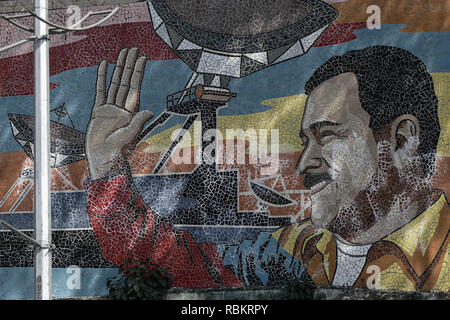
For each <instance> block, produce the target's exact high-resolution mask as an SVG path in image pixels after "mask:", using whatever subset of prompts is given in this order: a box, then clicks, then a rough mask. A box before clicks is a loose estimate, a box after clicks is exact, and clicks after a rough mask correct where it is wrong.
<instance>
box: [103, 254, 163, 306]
mask: <svg viewBox="0 0 450 320" xmlns="http://www.w3.org/2000/svg"><path fill="white" fill-rule="evenodd" d="M171 282H172V279H171V277H170V275H169V274H168V272H167V271H166V270H165V269H163V268H161V267H160V266H159V265H157V264H154V263H153V262H152V259H151V258H148V259H146V260H144V261H141V260H139V259H136V258H132V259H126V260H124V261H123V263H122V265H120V266H119V270H118V275H117V276H115V277H113V278H109V279H107V281H106V287H107V288H108V291H109V295H108V296H109V297H110V298H112V299H114V300H160V299H162V298H163V297H164V294H165V293H166V291H167V289H169V288H170V285H171Z"/></svg>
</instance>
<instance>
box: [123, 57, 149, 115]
mask: <svg viewBox="0 0 450 320" xmlns="http://www.w3.org/2000/svg"><path fill="white" fill-rule="evenodd" d="M146 63H147V57H145V56H143V57H140V58H139V59H138V60H137V62H136V66H135V68H134V72H133V76H132V78H131V83H130V90H129V91H128V95H127V99H126V101H125V110H127V111H130V112H138V111H139V101H140V96H141V84H142V78H143V76H144V70H145V65H146Z"/></svg>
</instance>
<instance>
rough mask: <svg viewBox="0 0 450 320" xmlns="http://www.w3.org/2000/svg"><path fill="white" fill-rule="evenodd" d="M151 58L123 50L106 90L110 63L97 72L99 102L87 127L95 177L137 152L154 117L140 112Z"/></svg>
mask: <svg viewBox="0 0 450 320" xmlns="http://www.w3.org/2000/svg"><path fill="white" fill-rule="evenodd" d="M146 63H147V57H145V56H142V57H139V58H138V49H137V48H133V49H130V50H128V49H123V50H122V51H121V52H120V53H119V56H118V58H117V63H116V67H115V68H114V73H113V76H112V79H111V84H110V86H109V89H108V91H106V75H107V69H108V63H107V61H106V60H103V61H102V62H101V63H100V64H99V66H98V71H97V85H96V95H95V102H94V106H93V108H92V112H91V118H90V120H89V124H88V127H87V130H86V140H85V148H86V158H87V161H88V168H89V174H90V177H91V179H93V180H94V179H100V178H103V177H105V176H107V175H108V174H110V172H111V171H113V170H117V169H119V168H121V166H122V165H123V162H124V161H126V159H127V157H128V156H129V155H130V154H131V153H132V152H133V150H134V147H135V144H136V142H137V136H138V135H139V133H140V132H141V131H142V128H143V126H144V124H145V123H146V122H147V121H148V120H150V119H151V118H152V117H153V113H152V112H151V111H148V110H144V111H141V112H139V100H140V92H141V84H142V78H143V75H144V70H145V65H146Z"/></svg>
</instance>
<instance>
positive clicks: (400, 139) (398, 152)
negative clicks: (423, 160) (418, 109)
mask: <svg viewBox="0 0 450 320" xmlns="http://www.w3.org/2000/svg"><path fill="white" fill-rule="evenodd" d="M419 134H420V125H419V120H417V118H416V117H415V116H413V115H411V114H405V115H402V116H400V117H398V118H396V119H395V120H394V121H393V122H392V125H391V132H390V140H391V152H392V153H393V158H394V160H395V162H397V163H398V162H399V161H400V163H398V164H399V166H400V167H403V164H405V163H406V161H408V159H410V158H411V157H414V156H417V155H418V147H419Z"/></svg>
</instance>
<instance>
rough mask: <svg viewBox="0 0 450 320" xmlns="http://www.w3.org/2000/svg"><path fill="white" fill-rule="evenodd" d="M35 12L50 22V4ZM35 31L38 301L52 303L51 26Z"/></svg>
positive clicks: (39, 25)
mask: <svg viewBox="0 0 450 320" xmlns="http://www.w3.org/2000/svg"><path fill="white" fill-rule="evenodd" d="M34 10H35V12H36V14H37V15H38V16H39V17H41V18H44V19H47V18H48V2H47V0H35V2H34ZM34 31H35V35H36V38H37V40H36V41H35V43H34V74H35V78H34V95H35V127H34V128H35V135H34V144H35V145H34V172H35V174H34V179H35V180H34V206H35V238H36V241H37V242H38V243H40V245H41V247H40V248H39V247H36V248H35V255H34V271H35V272H34V274H35V292H34V297H35V299H36V300H50V299H51V298H52V296H51V284H52V257H51V251H50V244H51V206H50V175H51V172H50V89H49V87H50V72H49V38H48V26H47V24H46V23H45V22H42V21H40V20H38V19H36V18H35V23H34Z"/></svg>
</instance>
